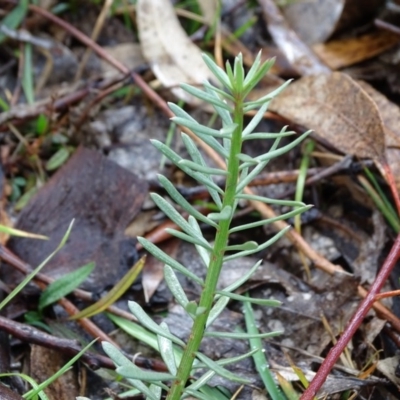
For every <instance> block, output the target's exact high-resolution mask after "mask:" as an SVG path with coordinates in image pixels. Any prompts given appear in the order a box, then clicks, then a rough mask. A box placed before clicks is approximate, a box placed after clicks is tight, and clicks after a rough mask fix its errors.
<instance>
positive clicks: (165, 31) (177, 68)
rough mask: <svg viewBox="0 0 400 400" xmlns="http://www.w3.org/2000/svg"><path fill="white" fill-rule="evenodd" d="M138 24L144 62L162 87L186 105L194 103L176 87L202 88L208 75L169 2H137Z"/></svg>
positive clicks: (197, 50) (152, 0)
mask: <svg viewBox="0 0 400 400" xmlns="http://www.w3.org/2000/svg"><path fill="white" fill-rule="evenodd" d="M137 24H138V29H139V35H140V44H141V46H142V52H143V55H144V57H145V59H146V60H147V61H148V62H149V64H150V66H151V69H152V70H153V72H154V74H155V75H156V77H157V78H158V79H159V80H160V81H161V83H162V84H163V85H164V86H166V87H167V88H171V91H172V92H173V93H174V95H175V96H177V97H178V98H180V99H182V100H184V101H185V102H187V103H191V104H199V101H198V100H197V99H194V97H192V96H190V95H188V94H187V93H186V92H184V91H183V90H182V89H180V88H179V84H180V83H182V82H184V83H189V84H192V85H196V84H202V83H203V82H204V81H205V80H210V78H211V75H210V73H209V71H208V69H207V67H206V65H205V64H204V62H203V59H202V57H201V51H200V49H199V48H198V47H197V46H195V45H194V44H193V43H192V41H191V40H190V39H189V37H188V36H187V35H186V33H185V31H184V30H183V28H182V26H181V25H180V23H179V20H178V18H177V16H176V14H175V11H174V8H173V7H172V3H171V1H170V0H138V2H137Z"/></svg>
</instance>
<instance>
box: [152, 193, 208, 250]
mask: <svg viewBox="0 0 400 400" xmlns="http://www.w3.org/2000/svg"><path fill="white" fill-rule="evenodd" d="M150 197H151V199H152V200H153V201H154V202H155V203H156V204H157V206H158V208H160V210H162V211H164V213H165V215H167V217H168V218H169V219H170V220H171V221H173V222H175V223H176V224H177V225H178V226H179V227H180V228H181V229H182V230H183V231H184V232H186V233H187V235H189V236H191V237H192V238H193V239H197V240H198V242H199V244H202V245H203V246H204V247H205V248H210V244H209V243H208V242H207V241H206V240H205V239H204V238H203V237H202V236H201V237H198V235H197V232H196V231H195V230H194V229H193V228H192V227H191V226H190V224H189V223H188V222H187V221H186V219H185V218H183V217H182V215H181V214H179V213H178V211H176V210H175V208H174V207H173V206H172V205H171V204H170V203H168V202H167V201H166V200H165V199H163V198H162V197H161V196H160V195H159V194H157V193H151V195H150Z"/></svg>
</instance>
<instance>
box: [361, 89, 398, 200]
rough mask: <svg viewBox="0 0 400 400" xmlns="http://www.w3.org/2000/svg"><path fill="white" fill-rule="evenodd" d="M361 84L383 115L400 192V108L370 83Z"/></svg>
mask: <svg viewBox="0 0 400 400" xmlns="http://www.w3.org/2000/svg"><path fill="white" fill-rule="evenodd" d="M359 84H360V85H361V87H362V88H363V89H364V90H365V91H366V92H367V93H368V94H369V95H370V96H371V98H372V99H373V101H374V102H375V104H376V105H377V107H378V109H379V112H380V114H381V117H382V120H383V123H384V126H385V140H386V159H387V162H388V164H389V166H390V169H391V170H392V173H393V176H394V180H395V183H396V187H397V190H398V191H399V192H400V108H399V107H398V106H397V105H396V104H394V103H392V102H391V101H389V100H388V99H387V98H386V97H385V96H384V95H383V94H381V93H379V92H378V91H377V90H375V89H374V88H373V87H372V86H371V85H368V83H365V82H361V81H360V82H359Z"/></svg>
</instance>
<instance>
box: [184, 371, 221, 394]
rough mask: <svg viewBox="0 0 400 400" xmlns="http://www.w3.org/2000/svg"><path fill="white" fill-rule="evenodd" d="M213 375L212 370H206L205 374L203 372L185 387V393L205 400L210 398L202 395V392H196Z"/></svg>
mask: <svg viewBox="0 0 400 400" xmlns="http://www.w3.org/2000/svg"><path fill="white" fill-rule="evenodd" d="M213 376H215V372H214V371H207V372H206V373H205V374H203V375H202V376H201V377H200V378H198V379H197V378H196V380H195V381H194V382H193V383H192V384H191V385H189V386H187V387H186V388H185V393H188V394H190V395H191V396H195V398H196V399H197V398H199V399H205V400H210V397H202V396H204V395H203V394H201V393H199V392H197V390H199V389H200V388H201V387H203V386H204V385H205V384H207V382H208V381H209V380H210V379H211V378H212V377H213Z"/></svg>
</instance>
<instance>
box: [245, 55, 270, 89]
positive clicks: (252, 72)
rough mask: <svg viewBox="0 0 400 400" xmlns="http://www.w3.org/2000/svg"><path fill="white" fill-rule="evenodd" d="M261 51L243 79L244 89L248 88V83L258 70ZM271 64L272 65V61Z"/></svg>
mask: <svg viewBox="0 0 400 400" xmlns="http://www.w3.org/2000/svg"><path fill="white" fill-rule="evenodd" d="M261 53H262V52H261V50H260V51H259V52H258V54H257V56H256V58H255V59H254V62H253V65H252V66H251V68H250V69H249V71H248V72H247V75H246V78H245V79H244V82H243V85H244V87H246V86H248V85H249V84H250V82H251V81H252V80H253V78H254V76H255V74H256V72H257V71H258V69H259V68H260V64H261ZM271 61H272V64H273V60H271Z"/></svg>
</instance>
